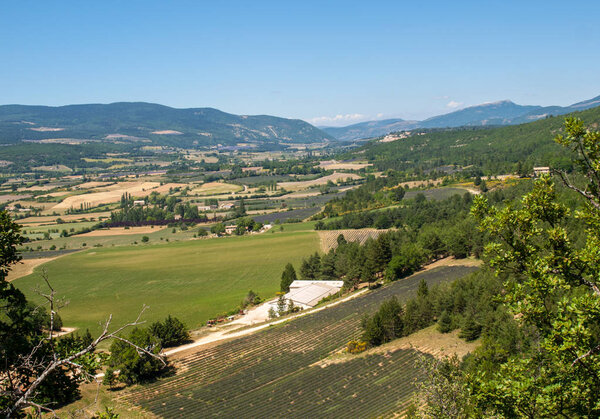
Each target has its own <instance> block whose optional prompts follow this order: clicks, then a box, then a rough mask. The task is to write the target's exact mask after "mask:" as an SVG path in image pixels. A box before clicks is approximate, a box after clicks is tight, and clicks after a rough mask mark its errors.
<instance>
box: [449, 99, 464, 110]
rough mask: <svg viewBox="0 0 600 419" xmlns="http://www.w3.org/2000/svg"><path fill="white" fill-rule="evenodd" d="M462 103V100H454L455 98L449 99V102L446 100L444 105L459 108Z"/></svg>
mask: <svg viewBox="0 0 600 419" xmlns="http://www.w3.org/2000/svg"><path fill="white" fill-rule="evenodd" d="M462 105H464V103H463V102H457V101H455V100H451V101H450V102H448V103H447V104H446V106H447V107H448V108H451V109H457V108H460V107H461V106H462Z"/></svg>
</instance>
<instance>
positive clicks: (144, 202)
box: [133, 199, 146, 207]
mask: <svg viewBox="0 0 600 419" xmlns="http://www.w3.org/2000/svg"><path fill="white" fill-rule="evenodd" d="M133 205H136V206H140V207H143V206H144V205H146V201H144V200H143V199H141V200H139V201H133Z"/></svg>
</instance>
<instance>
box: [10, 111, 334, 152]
mask: <svg viewBox="0 0 600 419" xmlns="http://www.w3.org/2000/svg"><path fill="white" fill-rule="evenodd" d="M332 139H333V137H332V136H330V135H329V134H327V133H325V132H323V131H321V130H319V129H318V128H315V127H314V126H312V125H310V124H309V123H307V122H304V121H301V120H299V119H285V118H278V117H274V116H269V115H253V116H247V115H233V114H229V113H225V112H222V111H219V110H217V109H213V108H193V109H175V108H170V107H168V106H163V105H157V104H152V103H143V102H135V103H133V102H132V103H130V102H122V103H111V104H107V105H103V104H88V105H69V106H60V107H49V106H25V105H5V106H0V144H15V143H20V142H31V141H33V142H44V143H51V142H56V141H60V142H63V143H65V142H67V143H71V144H80V143H82V142H86V143H89V142H94V143H121V144H123V143H133V144H154V145H171V146H178V147H194V146H215V145H217V144H221V145H222V146H225V147H227V146H229V147H258V146H265V145H268V146H271V147H278V148H280V147H281V146H280V143H315V142H324V141H330V140H332ZM239 144H243V145H241V146H240V145H239Z"/></svg>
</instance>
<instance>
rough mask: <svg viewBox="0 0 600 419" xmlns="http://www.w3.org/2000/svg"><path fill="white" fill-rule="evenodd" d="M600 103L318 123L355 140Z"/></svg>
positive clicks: (508, 120)
mask: <svg viewBox="0 0 600 419" xmlns="http://www.w3.org/2000/svg"><path fill="white" fill-rule="evenodd" d="M596 106H600V96H596V97H595V98H592V99H589V100H585V101H583V102H578V103H574V104H572V105H569V106H564V107H563V106H531V105H528V106H524V105H518V104H516V103H514V102H512V101H510V100H502V101H499V102H492V103H483V104H481V105H476V106H470V107H468V108H464V109H460V110H458V111H454V112H450V113H448V114H444V115H439V116H434V117H431V118H428V119H425V120H423V121H404V120H402V119H387V120H382V121H367V122H361V123H358V124H353V125H349V126H346V127H319V128H321V129H322V130H323V131H325V132H327V133H329V134H331V135H333V136H334V137H335V138H337V139H338V140H342V141H352V140H357V139H361V138H372V137H379V136H382V135H386V134H389V133H390V132H395V131H402V130H412V129H416V128H454V127H462V126H485V125H515V124H522V123H525V122H532V121H535V120H538V119H542V118H545V117H546V116H548V115H564V114H567V113H570V112H575V111H582V110H585V109H589V108H594V107H596Z"/></svg>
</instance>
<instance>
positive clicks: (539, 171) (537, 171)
mask: <svg viewBox="0 0 600 419" xmlns="http://www.w3.org/2000/svg"><path fill="white" fill-rule="evenodd" d="M547 174H550V168H549V167H548V166H540V167H534V168H533V176H534V177H538V176H541V175H547Z"/></svg>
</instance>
